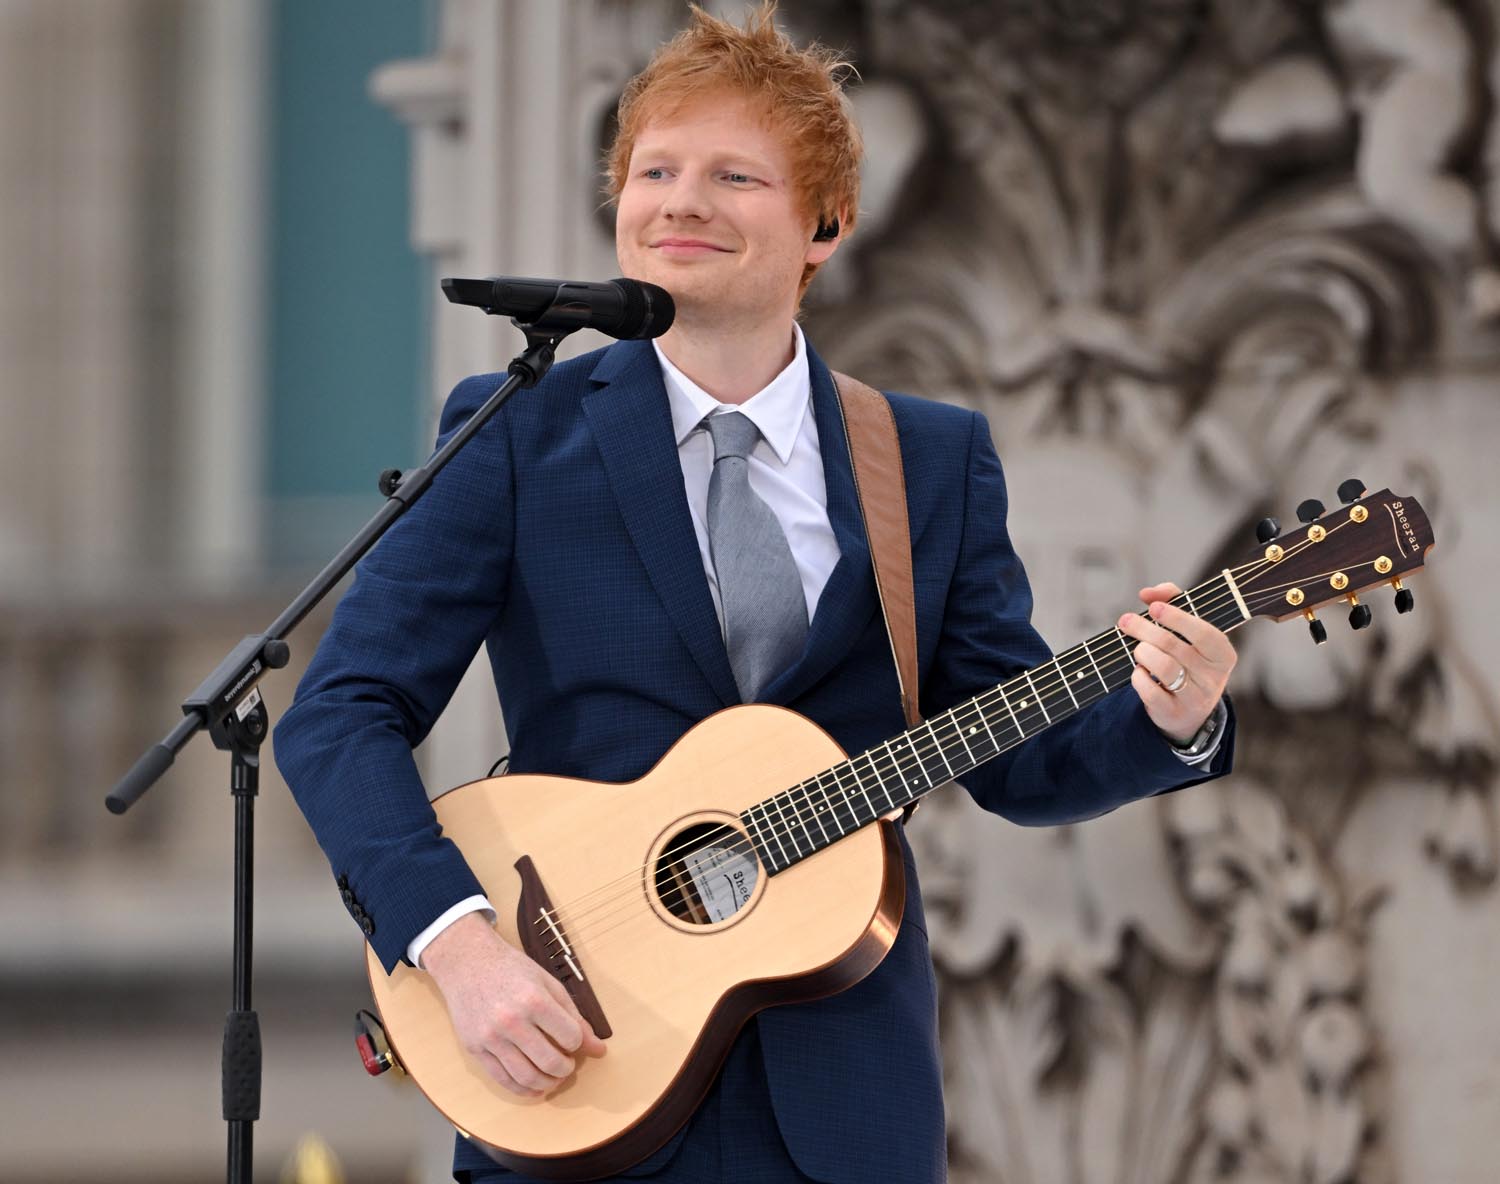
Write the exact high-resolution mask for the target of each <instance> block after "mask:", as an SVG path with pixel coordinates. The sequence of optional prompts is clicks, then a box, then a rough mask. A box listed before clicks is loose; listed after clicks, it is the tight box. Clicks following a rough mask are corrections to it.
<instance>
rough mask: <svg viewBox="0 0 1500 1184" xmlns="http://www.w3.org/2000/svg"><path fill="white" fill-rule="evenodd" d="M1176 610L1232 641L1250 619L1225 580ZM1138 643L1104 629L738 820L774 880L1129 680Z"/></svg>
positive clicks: (1204, 587)
mask: <svg viewBox="0 0 1500 1184" xmlns="http://www.w3.org/2000/svg"><path fill="white" fill-rule="evenodd" d="M1172 603H1173V604H1175V605H1177V606H1178V607H1179V608H1181V609H1183V610H1185V611H1186V612H1189V613H1192V614H1193V615H1194V616H1197V617H1201V618H1202V619H1203V620H1205V621H1208V622H1209V623H1210V624H1212V625H1214V626H1216V627H1217V628H1219V629H1222V630H1224V631H1225V632H1228V631H1229V630H1230V629H1233V628H1235V627H1236V626H1238V625H1242V624H1244V623H1245V621H1247V620H1248V619H1249V614H1248V613H1247V612H1246V611H1245V610H1244V608H1243V602H1242V601H1241V599H1240V596H1239V592H1238V590H1237V589H1236V587H1235V586H1234V583H1233V581H1232V580H1231V579H1230V577H1229V573H1228V572H1227V571H1226V572H1221V573H1220V574H1219V575H1218V576H1215V577H1214V578H1213V579H1212V580H1209V581H1208V582H1207V583H1204V584H1201V585H1199V586H1198V587H1196V588H1192V589H1189V590H1188V591H1187V592H1184V593H1183V594H1182V595H1181V596H1178V597H1176V598H1175V599H1174V600H1173V601H1172ZM1135 644H1136V643H1135V639H1134V638H1131V637H1127V636H1126V635H1125V634H1124V633H1122V632H1121V631H1120V630H1119V629H1118V628H1111V629H1107V630H1105V631H1104V632H1103V633H1100V634H1098V635H1096V636H1094V637H1091V638H1089V639H1088V640H1087V641H1085V642H1083V643H1081V644H1080V645H1076V646H1074V647H1073V648H1072V649H1070V650H1067V651H1065V652H1064V653H1060V654H1056V655H1054V656H1053V657H1052V658H1051V659H1050V660H1049V661H1046V662H1043V663H1042V664H1041V665H1040V666H1037V667H1035V668H1033V669H1031V670H1027V671H1024V672H1023V673H1021V674H1018V675H1016V676H1015V677H1014V678H1012V679H1009V680H1008V681H1006V682H1003V683H1001V684H1000V685H999V686H996V687H991V688H990V689H989V690H987V691H983V692H981V693H980V694H978V695H976V696H974V698H972V699H969V700H967V701H966V702H964V703H960V704H959V705H958V706H957V707H953V708H951V709H949V710H948V711H945V712H943V713H942V714H940V715H936V716H934V717H933V718H932V719H929V720H925V721H924V722H922V723H919V724H918V725H917V726H916V727H914V728H911V729H910V730H908V731H906V732H903V733H901V734H900V735H898V736H895V737H892V738H891V739H890V740H887V741H885V742H884V743H882V744H878V745H876V746H875V747H874V748H870V749H867V750H866V751H864V752H862V753H860V754H859V755H858V756H854V757H851V758H849V759H848V760H846V761H842V762H840V763H839V764H837V765H834V766H833V767H832V768H829V769H825V770H824V771H823V772H821V773H819V774H818V775H817V776H816V777H812V778H809V779H808V780H806V781H803V782H801V783H800V784H798V785H794V786H792V787H791V788H790V789H786V790H783V791H781V792H780V793H778V794H775V795H774V796H772V797H769V798H767V799H766V800H765V801H763V802H759V803H757V804H756V805H754V806H752V807H750V809H748V810H746V811H745V812H744V813H743V814H741V815H740V819H741V821H742V822H744V824H745V828H746V830H747V831H748V833H749V834H750V837H751V839H752V841H753V842H754V844H755V850H756V853H757V855H759V856H760V859H761V861H762V864H763V866H764V867H765V868H766V869H767V871H768V872H769V873H770V874H771V875H775V874H776V873H777V872H781V871H785V870H786V869H787V868H789V867H791V866H792V865H793V864H795V863H797V862H799V861H800V860H803V859H806V858H807V857H808V856H809V855H814V854H816V853H817V852H819V851H821V850H822V849H823V848H824V847H827V846H828V845H830V844H831V843H835V842H837V841H838V840H839V839H841V838H843V837H844V836H845V835H847V834H849V833H851V832H852V831H855V830H858V829H859V828H860V827H862V826H867V825H868V824H869V823H871V822H873V821H875V819H877V818H880V817H882V816H883V815H886V814H889V813H890V812H891V811H893V810H897V809H900V808H901V807H903V806H905V805H907V804H909V803H911V802H914V801H916V800H917V799H918V798H920V797H922V796H923V795H924V794H926V793H928V792H930V791H931V790H933V789H935V788H937V787H938V786H939V785H943V784H945V783H947V782H949V781H953V780H955V779H957V778H960V777H962V776H963V775H964V774H965V773H967V772H969V771H970V770H972V769H975V768H978V767H979V766H980V765H982V764H984V763H985V762H986V761H988V760H992V759H993V758H995V757H997V756H999V755H1000V754H1001V753H1002V752H1006V751H1008V750H1009V749H1012V748H1014V747H1016V745H1018V744H1020V743H1022V742H1023V741H1025V740H1028V739H1030V738H1031V737H1032V736H1035V735H1036V734H1037V733H1038V732H1041V731H1044V730H1045V729H1047V728H1049V727H1051V726H1052V725H1053V724H1055V723H1060V722H1061V721H1063V720H1065V719H1068V718H1069V717H1070V716H1073V715H1076V714H1077V713H1078V712H1080V711H1082V710H1083V709H1084V708H1085V707H1087V706H1088V705H1089V704H1090V703H1093V702H1096V701H1097V700H1099V699H1102V698H1103V697H1104V696H1105V695H1107V694H1109V693H1110V692H1111V691H1115V690H1118V689H1119V688H1120V687H1123V686H1124V685H1125V684H1126V683H1128V682H1129V681H1130V675H1131V672H1132V671H1133V670H1134V669H1135Z"/></svg>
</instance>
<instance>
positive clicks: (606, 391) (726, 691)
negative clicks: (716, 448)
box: [583, 341, 821, 706]
mask: <svg viewBox="0 0 1500 1184" xmlns="http://www.w3.org/2000/svg"><path fill="white" fill-rule="evenodd" d="M590 378H591V380H592V381H593V382H595V383H597V384H598V388H597V389H595V390H593V391H591V392H590V393H589V394H587V395H585V396H584V398H583V412H584V416H585V418H586V419H587V420H588V424H589V429H590V430H591V431H592V432H593V436H594V444H595V447H597V448H598V449H599V455H600V457H602V458H603V461H604V470H605V473H606V474H607V475H608V477H609V483H610V488H611V489H612V490H613V491H614V495H615V501H616V502H617V503H618V505H619V507H620V513H621V515H622V516H623V518H624V519H625V528H626V530H628V531H629V533H630V539H631V542H633V543H634V544H635V549H636V552H637V554H639V555H640V558H641V562H642V564H644V566H645V568H646V574H647V577H648V578H649V579H650V581H651V586H652V588H654V589H655V591H656V594H657V596H658V597H659V598H660V599H661V602H662V605H663V606H664V607H665V608H666V611H667V615H668V616H669V617H670V618H671V620H672V623H673V625H674V626H676V628H677V632H678V634H679V635H680V636H681V638H682V641H683V644H684V645H686V646H687V649H688V652H689V653H691V654H692V656H693V660H694V661H695V662H697V664H698V666H699V667H700V668H701V669H702V671H703V674H704V677H705V678H707V679H708V682H709V684H710V685H711V686H712V687H713V690H714V693H715V694H716V695H718V697H719V699H720V701H722V702H723V703H724V704H725V705H726V706H728V705H731V704H734V703H738V702H739V701H740V697H739V692H738V690H737V689H736V687H735V684H734V673H733V671H732V670H731V669H730V667H729V655H728V654H727V653H726V652H725V649H724V640H723V635H722V634H721V633H720V631H719V618H718V616H717V615H716V614H715V612H714V605H713V600H712V598H711V597H710V595H709V591H708V581H707V579H706V578H705V576H704V574H703V557H702V554H701V553H700V552H699V550H698V538H697V535H696V534H694V532H693V520H692V516H691V515H690V513H689V511H688V504H687V493H686V491H685V490H684V488H683V484H682V462H681V461H680V460H679V459H678V456H677V441H676V438H675V436H674V434H673V431H672V415H671V411H670V408H669V406H668V403H667V392H666V388H665V387H664V386H663V385H662V379H661V367H660V365H659V363H658V362H657V360H656V351H655V350H653V349H652V348H651V343H650V342H649V341H628V342H621V343H620V344H618V345H616V346H613V347H612V348H611V349H609V350H606V351H605V353H604V356H603V358H601V359H600V361H599V364H598V365H597V366H595V368H594V372H593V374H592V375H590ZM819 430H820V431H821V425H820V427H819Z"/></svg>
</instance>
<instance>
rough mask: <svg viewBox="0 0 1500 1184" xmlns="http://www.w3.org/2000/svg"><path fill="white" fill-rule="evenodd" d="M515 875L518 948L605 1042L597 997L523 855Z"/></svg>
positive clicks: (529, 861)
mask: <svg viewBox="0 0 1500 1184" xmlns="http://www.w3.org/2000/svg"><path fill="white" fill-rule="evenodd" d="M516 873H517V874H518V875H519V876H520V877H521V899H520V900H519V901H518V902H517V904H516V931H517V932H518V933H519V934H520V935H521V948H522V949H523V950H525V951H526V954H527V955H528V956H529V957H530V958H531V959H532V960H533V961H535V962H537V963H539V964H540V965H541V966H543V967H545V968H546V969H547V970H548V971H550V972H551V974H552V977H553V978H555V979H557V981H558V982H560V983H562V985H563V990H565V991H567V992H568V996H569V998H571V999H572V1000H573V1003H574V1005H575V1006H576V1007H577V1008H578V1011H579V1014H580V1015H582V1016H583V1018H584V1019H585V1020H587V1021H588V1024H589V1026H590V1027H591V1028H593V1029H594V1034H595V1035H596V1036H598V1037H599V1039H600V1040H607V1039H608V1038H609V1037H610V1036H612V1035H613V1034H614V1032H613V1030H612V1029H611V1028H610V1026H609V1021H608V1020H607V1019H605V1018H604V1008H603V1007H601V1006H600V1005H599V997H598V996H597V995H595V994H594V988H593V987H591V986H590V985H589V982H588V979H587V978H586V977H585V976H584V973H583V968H582V967H581V966H580V964H579V959H578V956H577V953H576V951H575V950H574V949H573V946H572V943H571V942H570V941H569V940H568V935H567V933H566V931H565V930H564V929H563V926H562V923H561V921H560V920H559V919H558V916H557V912H556V910H554V909H553V907H552V901H551V898H549V897H548V895H547V889H546V888H544V887H543V886H542V878H541V876H540V875H538V873H537V870H536V864H535V863H534V862H532V859H531V856H529V855H523V856H521V858H520V859H518V860H516Z"/></svg>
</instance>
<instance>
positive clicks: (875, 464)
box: [833, 371, 922, 818]
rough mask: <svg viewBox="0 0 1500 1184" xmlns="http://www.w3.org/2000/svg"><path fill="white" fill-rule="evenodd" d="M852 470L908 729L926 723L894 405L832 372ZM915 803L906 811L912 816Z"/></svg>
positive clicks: (904, 478) (902, 478)
mask: <svg viewBox="0 0 1500 1184" xmlns="http://www.w3.org/2000/svg"><path fill="white" fill-rule="evenodd" d="M833 385H834V389H835V390H836V391H837V392H838V396H839V412H840V414H841V415H842V416H843V418H844V434H845V436H846V437H847V439H848V441H849V459H850V461H851V463H852V465H853V468H854V489H855V492H856V493H858V495H859V509H860V513H861V514H863V515H864V520H865V534H866V535H868V536H869V539H870V559H871V561H872V563H873V565H874V567H875V588H876V591H877V592H878V593H879V595H880V609H881V612H882V614H884V616H885V631H886V635H887V636H888V637H889V638H890V642H891V653H892V654H893V655H894V656H895V659H896V679H897V681H898V683H899V684H900V687H901V709H902V711H903V712H905V714H906V726H907V727H909V728H910V727H915V726H916V725H917V724H918V723H920V722H921V720H922V715H921V712H920V711H918V709H917V701H918V700H917V609H916V595H915V593H914V591H913V588H912V575H911V528H910V526H909V525H908V523H907V520H906V475H905V474H904V473H903V472H902V469H901V443H900V441H899V440H898V439H897V436H896V420H895V417H894V416H893V415H892V414H891V405H890V403H888V402H887V401H886V398H885V396H884V395H882V394H881V393H880V392H879V391H877V390H876V389H875V388H874V387H871V386H866V385H865V384H864V383H862V382H860V381H859V380H858V379H855V378H850V377H849V376H848V375H847V374H840V373H838V372H837V371H834V372H833ZM914 808H915V803H913V804H912V805H911V806H908V807H907V813H906V817H908V818H909V817H910V816H911V811H912V810H913V809H914Z"/></svg>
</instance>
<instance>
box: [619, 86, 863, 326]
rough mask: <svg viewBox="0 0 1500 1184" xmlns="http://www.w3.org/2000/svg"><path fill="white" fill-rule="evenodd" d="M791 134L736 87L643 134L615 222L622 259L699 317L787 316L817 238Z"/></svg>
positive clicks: (636, 275)
mask: <svg viewBox="0 0 1500 1184" xmlns="http://www.w3.org/2000/svg"><path fill="white" fill-rule="evenodd" d="M790 170H791V165H790V161H789V158H788V153H787V150H786V147H785V145H783V143H782V142H781V140H780V138H779V137H778V136H777V134H776V133H775V132H774V131H773V130H772V129H771V128H770V127H769V126H767V124H766V122H765V119H764V117H763V116H762V114H761V111H760V109H759V108H758V107H756V106H753V105H752V104H751V103H750V102H749V101H748V100H746V99H745V98H743V97H741V96H738V95H734V94H732V93H724V92H721V93H718V94H714V95H709V96H704V97H701V98H699V99H696V100H694V101H692V102H691V103H689V104H688V105H687V106H685V107H683V109H682V110H680V111H678V112H675V113H674V114H672V115H671V116H670V117H668V118H661V119H655V120H651V121H649V122H647V124H646V125H645V126H644V127H643V128H642V129H641V131H640V134H639V135H638V136H637V138H636V142H635V147H634V149H633V151H632V152H631V155H630V165H629V168H628V170H627V172H626V177H625V184H624V187H623V188H622V189H621V191H620V200H619V216H618V218H617V220H616V223H615V251H616V253H617V255H618V256H619V261H620V268H621V270H622V271H623V272H624V274H625V275H627V276H629V277H630V278H632V279H640V280H646V281H649V282H650V283H653V284H660V285H661V286H662V287H663V288H666V289H667V291H669V292H671V293H672V296H673V299H674V301H675V302H676V304H677V309H678V316H679V317H680V318H687V319H692V320H694V321H697V322H699V323H723V324H735V323H740V324H743V323H745V322H746V321H747V320H748V321H751V322H764V321H765V320H767V319H786V320H790V319H791V317H792V315H793V313H794V312H795V311H796V307H797V289H798V286H799V284H800V282H801V279H802V267H803V264H804V263H807V262H809V261H811V262H814V263H820V262H822V261H823V260H824V259H826V258H828V256H829V255H831V254H832V253H833V250H834V248H835V247H836V246H837V243H836V242H834V243H828V242H824V243H814V242H812V241H811V240H812V233H813V229H814V220H813V219H812V218H811V217H809V216H808V215H807V214H806V213H804V212H803V211H802V210H801V209H799V208H798V203H797V201H796V199H795V194H794V191H793V186H792V178H791V175H790Z"/></svg>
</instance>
